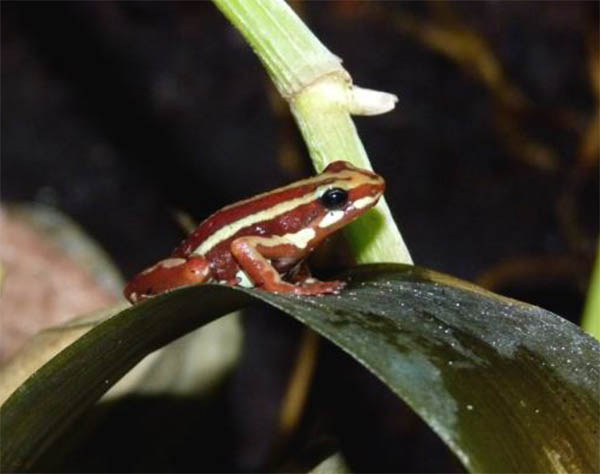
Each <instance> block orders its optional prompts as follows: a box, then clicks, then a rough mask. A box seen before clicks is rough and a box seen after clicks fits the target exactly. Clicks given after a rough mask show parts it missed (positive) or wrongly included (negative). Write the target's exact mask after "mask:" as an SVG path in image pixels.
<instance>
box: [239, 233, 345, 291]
mask: <svg viewBox="0 0 600 474" xmlns="http://www.w3.org/2000/svg"><path fill="white" fill-rule="evenodd" d="M231 253H232V254H233V256H234V257H235V259H236V260H237V262H238V264H239V265H240V267H242V270H244V272H245V273H246V275H248V277H249V278H250V279H251V280H252V281H253V282H254V284H255V285H256V286H257V287H260V288H262V289H263V290H266V291H272V292H275V293H293V294H296V295H323V294H326V293H339V292H340V290H341V289H342V288H344V286H345V285H346V284H345V283H344V282H342V281H319V280H316V279H314V278H312V277H310V274H307V275H306V276H307V278H306V279H302V278H299V279H298V280H302V282H301V284H299V285H293V284H291V283H288V282H285V281H283V280H282V279H281V275H280V274H279V272H278V271H277V270H276V269H275V268H274V267H273V265H271V262H269V259H278V258H294V257H295V256H300V255H301V254H303V253H304V252H303V249H299V248H298V247H297V246H296V245H295V244H294V242H292V241H287V240H286V239H285V237H277V238H272V237H271V238H268V237H256V236H248V237H240V238H238V239H235V240H234V241H233V242H232V243H231Z"/></svg>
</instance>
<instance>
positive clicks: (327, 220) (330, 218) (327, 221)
mask: <svg viewBox="0 0 600 474" xmlns="http://www.w3.org/2000/svg"><path fill="white" fill-rule="evenodd" d="M363 199H364V198H363ZM343 217H344V211H341V210H337V211H329V212H328V213H327V214H325V217H323V219H321V222H319V227H320V228H321V229H323V228H325V227H329V226H330V225H332V224H335V223H336V222H338V221H340V220H341V219H342V218H343Z"/></svg>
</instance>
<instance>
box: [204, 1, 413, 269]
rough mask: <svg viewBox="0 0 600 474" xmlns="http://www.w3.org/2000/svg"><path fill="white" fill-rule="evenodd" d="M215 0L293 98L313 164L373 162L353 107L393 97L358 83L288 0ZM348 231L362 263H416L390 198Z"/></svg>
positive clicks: (388, 103)
mask: <svg viewBox="0 0 600 474" xmlns="http://www.w3.org/2000/svg"><path fill="white" fill-rule="evenodd" d="M213 1H214V3H215V5H216V6H217V7H218V8H219V9H220V10H221V11H222V12H223V14H224V15H225V16H226V17H227V18H228V19H229V21H231V23H232V24H233V25H234V26H235V27H236V28H237V29H238V30H239V31H240V32H241V34H242V35H243V36H244V38H245V39H246V40H247V41H248V43H249V44H250V46H251V47H252V48H253V50H254V52H255V53H256V54H257V55H258V57H259V58H260V60H261V61H262V63H263V65H264V66H265V69H266V70H267V72H268V74H269V76H270V77H271V79H272V80H273V82H274V83H275V86H276V87H277V90H278V91H279V92H280V93H281V95H282V96H283V97H284V98H285V99H286V100H287V101H288V102H289V104H290V107H291V110H292V113H293V115H294V117H295V119H296V121H297V123H298V126H299V128H300V131H301V132H302V135H303V137H304V140H305V142H306V144H307V147H308V151H309V153H310V155H311V158H312V160H313V164H314V166H315V169H316V170H317V171H322V170H323V168H325V166H326V165H327V164H329V163H331V162H332V161H336V160H340V159H343V160H346V161H349V162H351V163H353V164H355V165H356V166H358V167H361V168H368V169H371V165H370V163H369V159H368V156H367V153H366V151H365V149H364V147H363V145H362V142H361V141H360V138H359V137H358V134H357V132H356V128H355V126H354V123H353V121H352V119H351V117H350V114H351V113H353V114H360V115H374V114H378V113H384V112H386V111H388V110H391V109H392V108H393V106H394V103H395V96H393V95H391V94H387V93H384V92H377V91H369V90H365V89H360V88H358V87H354V86H353V85H352V81H351V78H350V75H349V74H348V73H347V71H346V70H345V69H344V68H343V67H342V65H341V60H340V59H339V58H338V57H337V56H335V55H334V54H332V53H331V52H330V51H329V50H328V49H327V48H326V47H325V46H324V45H323V44H322V43H321V42H320V41H319V40H318V38H317V37H316V36H315V35H314V34H313V33H312V32H311V31H310V30H309V29H308V27H307V26H306V25H305V24H304V23H303V22H302V20H301V19H300V18H299V17H298V16H297V15H296V14H295V13H294V11H293V10H292V9H291V8H290V7H289V6H288V5H287V4H286V3H285V2H284V1H283V0H213ZM388 184H390V183H388ZM347 235H348V236H349V240H350V243H351V245H352V248H353V250H354V254H355V257H356V260H357V261H358V262H359V263H369V262H384V261H385V262H396V263H412V259H411V257H410V254H409V252H408V249H407V248H406V245H405V244H404V241H403V239H402V236H401V235H400V232H399V230H398V228H397V226H396V223H395V222H394V220H393V218H392V216H391V213H390V210H389V208H388V206H387V204H386V202H385V200H381V201H380V203H379V204H378V205H377V206H376V207H375V208H374V209H372V210H371V211H370V212H368V213H367V214H366V215H364V216H363V217H362V218H361V219H359V220H358V221H356V222H354V223H353V224H352V225H350V226H348V229H347Z"/></svg>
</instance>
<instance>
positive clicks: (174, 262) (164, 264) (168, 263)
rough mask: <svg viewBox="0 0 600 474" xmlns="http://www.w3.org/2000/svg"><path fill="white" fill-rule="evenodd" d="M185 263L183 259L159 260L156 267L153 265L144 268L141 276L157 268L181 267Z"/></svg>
mask: <svg viewBox="0 0 600 474" xmlns="http://www.w3.org/2000/svg"><path fill="white" fill-rule="evenodd" d="M185 262H187V260H186V259H185V258H167V259H165V260H161V261H160V262H158V263H157V264H156V265H153V266H152V267H150V268H146V269H145V270H144V271H143V272H142V275H146V274H148V273H150V272H152V271H154V270H156V269H158V268H173V267H178V266H179V265H183V264H184V263H185Z"/></svg>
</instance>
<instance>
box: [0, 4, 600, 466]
mask: <svg viewBox="0 0 600 474" xmlns="http://www.w3.org/2000/svg"><path fill="white" fill-rule="evenodd" d="M215 3H216V5H217V6H218V7H219V8H220V9H221V10H222V11H223V13H224V14H225V15H226V16H227V17H228V18H229V19H230V20H231V21H232V23H233V24H234V25H235V26H236V27H237V28H238V29H239V30H240V31H241V32H242V34H243V35H244V37H245V38H246V39H247V40H248V42H249V43H250V45H251V46H252V47H253V49H254V50H255V51H256V52H257V54H258V56H259V57H260V59H261V61H262V62H263V64H264V65H265V68H266V69H267V72H268V73H269V75H270V76H271V77H272V78H273V80H274V82H275V84H276V86H277V88H278V90H279V91H280V92H281V94H282V95H283V97H284V98H286V100H288V101H289V103H290V106H291V109H292V112H293V114H294V116H295V118H296V120H297V122H298V124H299V127H300V129H301V131H302V133H303V135H304V137H305V140H306V142H307V145H308V148H309V151H310V154H311V157H312V158H313V163H314V164H315V168H316V169H317V170H318V171H320V170H321V169H322V168H324V166H325V165H326V164H327V163H328V162H329V161H332V160H335V159H339V158H344V159H347V160H349V161H352V162H353V163H355V164H356V165H358V166H361V167H369V164H368V161H367V156H366V152H365V150H364V148H363V146H362V144H361V142H360V139H359V138H358V136H357V134H356V130H355V128H354V125H353V123H352V120H351V118H350V114H352V113H359V114H372V113H382V112H384V111H387V110H389V109H390V108H392V107H393V105H394V101H395V99H394V97H393V96H391V95H390V94H386V93H380V92H375V91H368V90H365V89H360V88H357V87H354V86H352V84H351V81H350V76H349V75H348V73H347V72H346V71H345V70H344V69H343V68H342V67H341V64H340V60H339V59H338V58H337V57H336V56H334V55H333V54H332V53H331V52H329V51H328V50H327V49H326V48H325V47H324V46H323V45H322V44H321V43H320V42H319V41H318V39H317V38H316V37H315V36H314V35H313V34H312V33H311V32H310V30H309V29H308V28H307V27H306V26H305V25H304V24H303V23H302V22H301V20H300V19H299V18H298V17H297V16H296V15H295V14H294V12H293V11H292V10H291V9H290V8H289V7H288V6H287V5H286V4H285V2H283V1H278V0H270V1H260V0H230V1H226V0H215ZM365 217H366V218H364V219H361V220H359V221H357V222H356V223H355V224H354V225H353V226H352V228H351V229H350V231H349V237H350V240H351V242H352V246H353V248H354V249H355V251H356V256H357V260H358V261H359V262H360V263H369V262H370V263H373V262H392V263H387V264H372V265H364V266H360V267H357V268H354V269H352V270H350V271H348V272H347V274H346V275H345V278H347V279H348V280H349V282H350V283H349V287H348V289H347V290H346V291H344V292H343V293H342V295H340V296H337V297H308V298H307V297H303V298H299V297H294V296H284V295H276V294H270V293H265V292H261V291H259V290H253V289H250V290H247V289H242V288H231V287H223V286H219V285H201V286H194V287H188V288H183V289H179V290H176V291H173V292H171V293H169V294H166V295H162V296H159V297H156V298H153V299H151V300H150V301H147V302H145V303H143V304H140V305H137V306H135V307H133V308H127V309H125V310H122V308H117V309H115V310H114V311H112V312H109V313H108V316H109V317H107V316H106V315H105V317H103V318H101V319H98V320H96V321H95V322H94V323H93V324H90V325H89V327H87V328H86V332H85V333H84V334H83V335H80V334H77V337H76V339H75V341H74V342H73V343H72V344H71V345H69V346H68V347H67V348H66V349H64V350H62V351H61V352H60V353H58V355H56V356H54V357H52V358H51V359H50V360H49V361H48V362H47V363H45V364H40V367H39V369H38V370H35V371H32V375H31V376H30V377H29V378H28V379H27V380H26V381H25V382H24V383H23V384H21V385H20V386H19V387H18V388H16V387H5V388H4V389H3V394H2V395H3V397H2V398H3V399H4V398H7V399H6V402H5V403H4V404H3V406H2V408H1V419H0V429H1V432H2V437H3V440H2V443H1V453H0V454H1V460H2V469H3V470H4V471H19V470H25V469H35V468H36V467H37V465H36V462H37V461H38V460H39V459H41V458H42V457H43V456H44V455H45V453H46V452H47V451H48V450H49V449H50V448H51V447H52V443H53V442H54V441H55V440H57V439H59V437H60V436H61V435H62V434H64V433H65V432H66V431H67V430H69V429H70V428H71V427H72V426H73V424H74V422H75V421H76V420H77V417H78V416H79V415H80V414H81V413H83V412H84V410H85V409H86V408H88V407H89V406H90V405H91V404H93V403H94V402H95V401H96V400H97V399H98V398H99V397H100V396H101V395H102V394H103V393H104V392H105V391H106V390H107V389H108V388H109V387H110V386H111V385H113V384H114V383H115V382H116V381H117V380H118V379H119V378H120V377H122V376H123V375H124V374H125V373H127V371H129V370H130V369H131V368H132V367H133V366H135V365H136V364H137V363H138V362H139V361H140V360H142V359H143V358H144V357H145V356H146V355H147V354H149V353H150V352H152V351H153V350H155V349H157V348H159V347H162V346H164V345H165V344H168V343H169V342H171V341H172V340H174V339H176V338H178V337H180V336H182V335H184V334H186V333H189V332H190V331H192V330H193V329H195V328H197V327H200V326H202V325H205V324H207V323H208V322H210V321H212V320H214V319H216V318H218V317H220V316H222V315H224V314H227V313H229V312H231V311H233V310H236V309H239V308H241V307H243V306H245V305H247V304H248V303H250V302H251V301H261V302H262V303H264V304H267V305H271V306H272V307H275V308H277V309H279V310H281V311H282V312H283V313H286V314H289V315H291V316H293V317H294V318H296V319H297V320H299V321H301V322H302V323H304V324H306V325H307V326H309V327H311V328H312V329H314V330H315V331H317V332H319V333H320V334H322V335H323V336H324V337H326V338H328V339H330V340H331V341H333V342H334V343H335V344H337V345H338V346H340V347H341V348H342V349H343V350H345V351H346V352H347V353H348V354H350V355H351V356H352V357H354V358H355V359H356V360H358V361H359V362H360V363H362V364H363V365H364V366H365V367H367V368H368V369H369V370H370V371H372V372H373V373H374V374H375V375H376V376H377V377H378V378H379V379H380V380H381V381H382V382H383V383H385V384H386V385H387V386H388V387H389V388H390V389H391V390H392V391H393V392H394V393H395V394H397V395H398V396H399V397H401V398H402V399H403V400H404V401H406V402H407V404H408V405H409V406H410V407H411V408H412V409H414V410H415V411H416V412H417V413H418V414H419V415H420V416H421V417H422V418H423V419H424V420H425V421H426V422H427V423H428V424H429V425H430V426H431V427H432V429H433V430H434V431H435V432H436V433H437V434H438V435H439V436H440V437H441V438H442V439H443V440H444V441H445V442H446V444H447V445H448V446H449V447H450V449H451V450H452V451H453V452H454V453H455V455H456V456H457V457H458V459H460V461H461V462H462V463H463V465H464V466H465V468H466V469H468V470H469V471H471V472H480V471H482V472H488V471H489V472H492V471H493V472H598V471H600V461H599V460H598V455H597V454H598V453H597V450H598V447H597V434H598V432H599V430H600V422H599V419H600V369H599V364H598V362H599V358H600V345H599V344H598V342H597V341H596V340H595V339H593V338H592V337H590V336H588V335H586V334H584V333H583V332H582V331H581V330H580V329H579V328H577V327H576V326H575V325H573V324H571V323H569V322H568V321H565V320H563V319H562V318H560V317H559V316H556V315H554V314H552V313H550V312H548V311H545V310H542V309H540V308H536V307H534V306H531V305H527V304H524V303H520V302H518V301H515V300H510V299H507V298H503V297H500V296H498V295H494V294H493V293H490V292H487V291H485V290H482V289H480V288H478V287H475V286H474V285H471V284H469V283H466V282H462V281H459V280H456V279H454V278H452V277H449V276H445V275H442V274H439V273H436V272H432V271H429V270H426V269H422V268H419V267H414V266H411V265H405V264H406V263H412V262H411V260H410V255H409V253H408V251H407V250H406V247H405V245H404V243H403V241H402V238H401V237H400V234H399V232H398V230H397V228H396V226H395V223H394V222H393V220H392V218H391V216H390V213H389V210H388V209H387V206H385V204H384V203H382V204H380V206H378V208H377V209H376V210H375V211H374V212H372V213H371V215H370V216H368V215H367V216H365ZM14 388H16V390H15V391H14V392H13V389H14ZM11 392H13V393H12V394H11Z"/></svg>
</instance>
